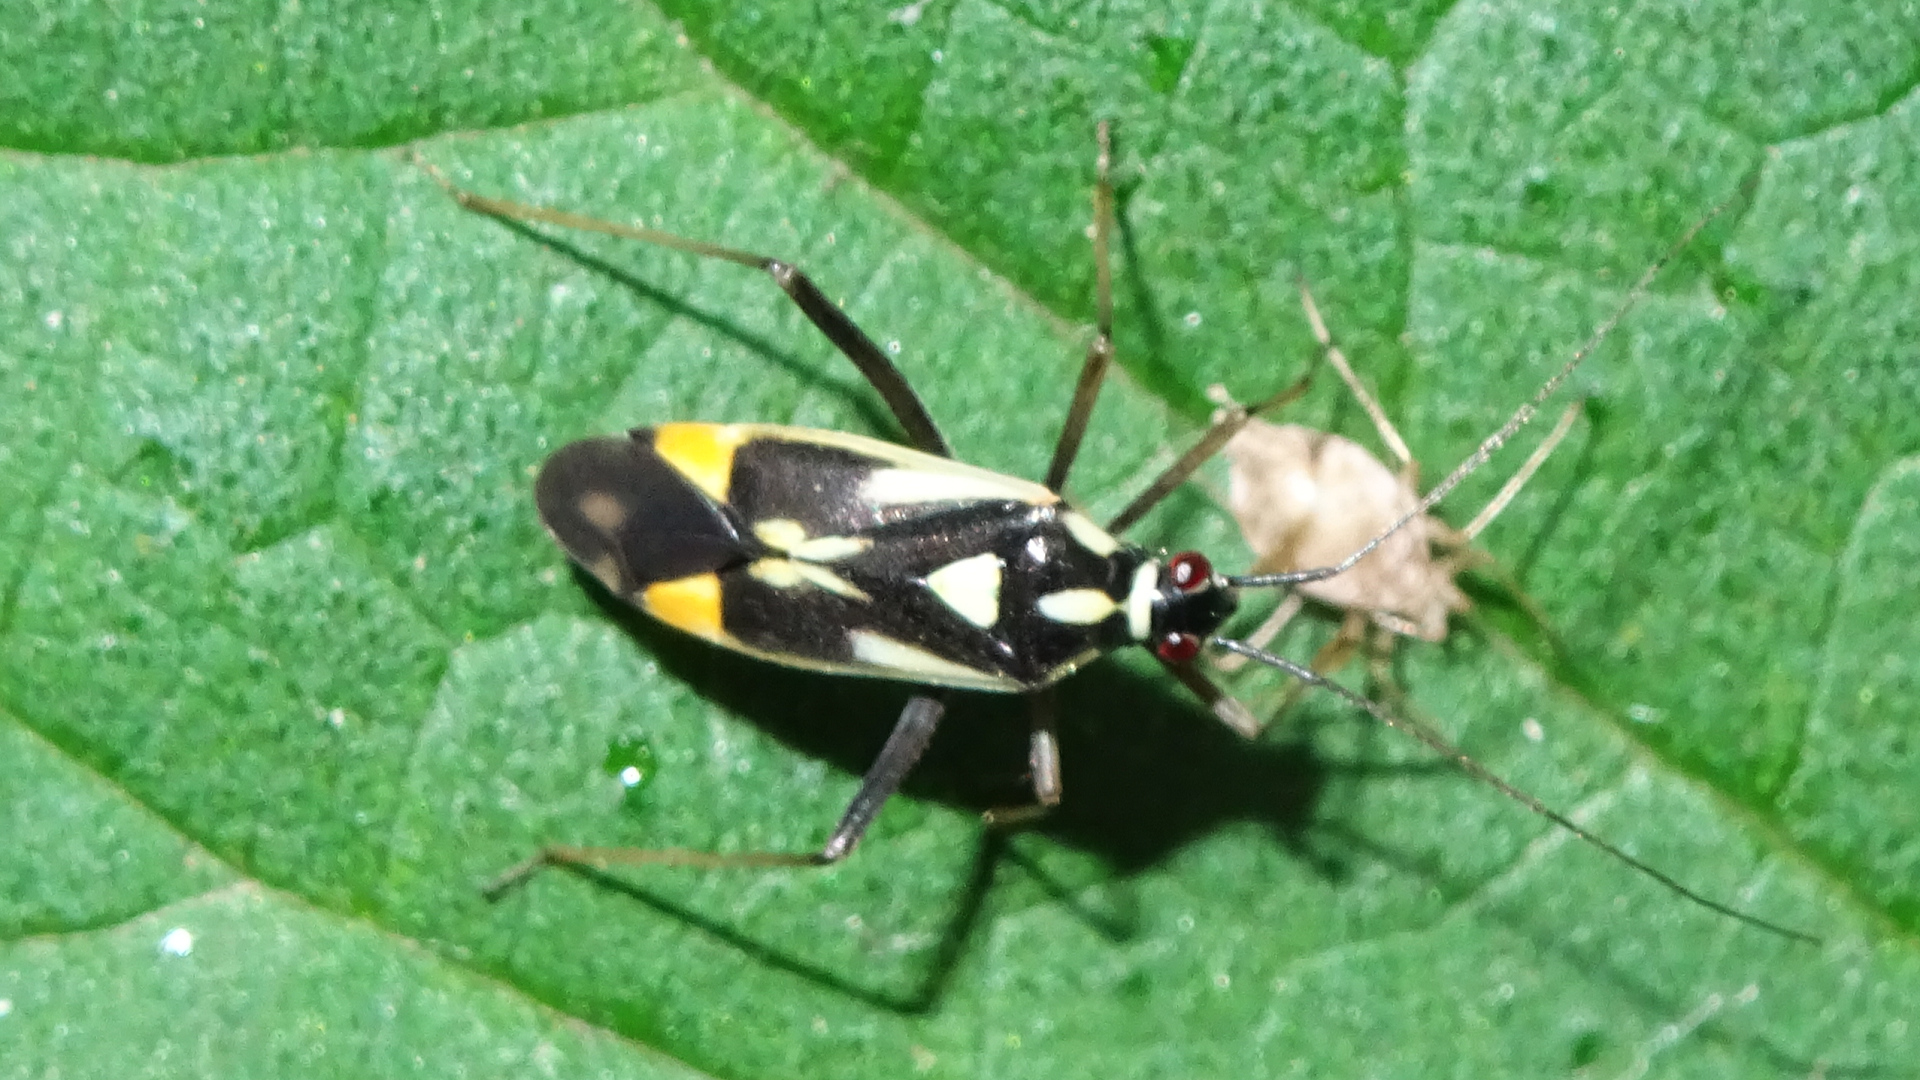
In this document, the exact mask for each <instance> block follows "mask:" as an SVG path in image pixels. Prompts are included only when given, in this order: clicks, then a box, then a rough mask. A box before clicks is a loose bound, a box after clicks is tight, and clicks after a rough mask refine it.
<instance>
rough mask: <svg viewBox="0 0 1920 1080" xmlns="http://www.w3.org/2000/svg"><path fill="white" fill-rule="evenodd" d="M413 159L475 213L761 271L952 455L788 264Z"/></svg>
mask: <svg viewBox="0 0 1920 1080" xmlns="http://www.w3.org/2000/svg"><path fill="white" fill-rule="evenodd" d="M414 162H415V164H417V165H419V166H420V168H421V169H423V170H424V171H425V172H426V173H427V175H428V176H430V177H432V178H433V180H434V182H435V183H437V184H439V185H440V186H441V187H442V188H444V189H445V190H446V192H447V194H448V195H451V196H452V197H453V200H454V201H455V202H457V203H459V204H460V205H461V206H463V207H465V208H466V209H468V210H472V211H474V212H475V213H480V214H486V215H487V216H489V217H496V218H500V219H503V220H507V221H524V222H536V223H539V224H542V225H558V226H560V227H561V228H566V229H579V230H581V231H583V232H597V233H603V234H605V235H607V236H615V237H619V238H620V239H622V240H637V241H639V242H641V243H643V244H655V245H658V246H660V247H665V248H671V249H673V250H674V251H682V252H685V253H687V254H689V255H697V256H699V257H701V258H703V259H721V260H724V261H726V262H731V263H738V264H740V265H741V266H746V267H751V268H753V269H755V270H760V271H763V272H765V273H766V275H767V276H768V277H771V278H772V279H773V282H774V284H776V285H778V286H780V290H781V291H782V292H784V293H786V294H787V296H788V298H789V299H791V300H792V301H793V303H794V306H795V307H798V308H799V309H800V311H801V313H802V314H804V315H805V316H806V317H807V320H808V321H809V322H811V323H813V325H814V326H815V327H816V328H818V329H819V331H820V332H821V333H822V334H824V335H826V338H827V340H829V341H831V342H833V345H834V347H835V348H837V349H839V350H840V352H841V354H842V355H843V356H845V357H846V358H847V359H848V360H850V361H852V362H853V366H854V367H856V368H858V369H859V370H860V374H861V375H862V376H864V377H865V378H866V380H867V383H868V385H870V386H872V387H873V389H874V390H875V392H877V393H878V394H879V395H880V398H881V400H883V401H885V402H886V404H887V408H888V410H889V411H891V412H892V413H893V418H894V419H895V420H896V421H898V422H899V424H900V427H901V428H902V429H903V430H904V431H905V432H906V434H907V437H908V439H909V440H910V441H911V442H912V443H913V445H914V446H915V447H917V448H919V449H921V450H924V451H926V452H927V453H929V454H938V455H940V456H941V457H952V456H953V454H952V451H951V450H950V449H949V448H948V446H947V440H946V438H945V436H943V435H941V434H940V427H939V425H938V424H935V423H934V422H933V416H932V415H931V414H930V413H928V412H927V407H926V405H925V404H924V403H922V402H921V400H920V395H918V394H916V393H914V391H913V387H912V386H911V385H910V384H909V383H908V382H907V377H906V376H905V375H902V374H901V373H900V369H899V368H897V367H895V366H894V365H893V361H891V360H889V359H887V354H886V353H885V352H883V351H881V349H880V346H878V345H876V344H874V342H873V339H872V338H870V337H868V336H867V334H866V331H864V330H862V329H860V326H859V324H857V323H855V322H854V321H853V320H852V319H851V318H849V317H848V316H847V313H846V312H844V311H841V310H840V308H839V307H838V306H837V305H836V304H834V302H833V301H831V300H829V299H827V295H826V294H825V293H823V292H821V291H820V287H819V286H818V285H815V284H814V283H813V279H812V278H810V277H808V276H807V275H806V273H805V272H804V271H802V270H801V269H800V268H799V267H797V266H795V265H793V264H792V263H789V262H786V261H784V260H781V259H775V258H771V257H769V256H766V255H756V254H754V253H753V252H750V251H741V250H739V249H737V248H729V247H722V246H720V245H718V244H709V243H706V242H705V241H702V240H693V239H690V238H688V237H684V236H679V235H676V234H674V233H669V232H662V231H660V230H659V229H648V228H643V227H641V226H638V225H621V224H619V223H617V222H612V221H602V220H600V219H598V218H590V217H586V216H585V215H582V214H572V213H568V212H566V211H564V210H553V209H550V208H548V207H544V206H528V205H526V204H524V203H516V202H510V201H507V200H504V199H494V198H489V197H487V196H485V195H477V194H474V193H473V192H470V191H467V190H465V189H463V188H461V187H459V186H458V185H456V184H454V182H453V181H452V180H449V179H448V178H447V177H446V175H445V174H444V173H442V172H441V171H440V170H439V169H437V168H435V167H434V166H433V165H432V164H430V163H428V162H427V161H425V160H423V159H421V158H420V157H419V156H418V155H415V157H414Z"/></svg>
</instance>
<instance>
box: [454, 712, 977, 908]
mask: <svg viewBox="0 0 1920 1080" xmlns="http://www.w3.org/2000/svg"><path fill="white" fill-rule="evenodd" d="M946 709H947V707H946V705H945V703H943V702H941V701H940V700H938V699H937V698H931V697H925V696H922V695H915V696H914V697H912V698H911V699H909V700H908V701H907V707H906V708H905V709H903V710H901V713H900V719H899V720H898V721H897V722H896V723H895V724H894V726H893V733H892V734H891V735H888V736H887V742H886V745H885V746H883V747H881V748H880V755H879V756H878V757H876V758H875V759H874V761H873V764H872V765H871V766H869V767H868V769H867V774H866V775H865V776H863V777H861V779H860V789H859V790H858V791H856V792H855V793H854V796H853V801H851V802H849V803H848V804H847V809H846V811H845V812H844V813H843V814H841V815H840V822H839V824H837V825H835V826H834V829H833V834H832V835H831V836H829V837H828V838H827V842H826V843H825V844H824V845H822V846H821V848H820V850H818V851H738V852H721V851H692V850H688V849H686V848H594V847H572V846H568V845H553V846H549V847H545V848H542V849H541V850H540V852H539V853H538V854H536V855H535V856H534V857H533V858H531V859H528V860H527V861H525V862H523V863H520V864H519V865H518V866H515V867H513V868H511V869H509V870H508V871H507V872H505V873H503V874H501V875H500V876H499V877H497V878H495V879H493V881H491V882H489V883H488V884H487V885H486V887H485V888H483V889H482V890H481V892H482V894H483V895H485V896H486V898H487V899H489V900H497V899H499V898H500V897H501V896H502V895H504V894H505V893H506V892H507V891H509V890H511V889H513V888H514V887H515V886H517V885H520V884H522V883H523V882H525V881H526V880H527V879H528V878H531V877H532V876H533V875H535V874H537V873H539V872H540V871H541V870H544V869H546V868H547V867H549V866H573V867H579V868H581V869H587V870H605V869H607V868H608V867H610V866H616V865H618V866H694V867H700V868H702V869H708V870H717V869H744V868H762V869H765V868H776V867H783V866H802V867H805V866H832V865H833V864H834V863H837V862H839V861H840V860H842V859H844V858H846V857H847V856H848V855H849V854H852V852H853V848H854V845H856V844H858V843H859V842H860V838H861V837H862V836H864V835H866V832H867V828H868V827H869V826H871V825H872V824H873V819H874V818H876V817H878V816H879V814H880V808H881V807H882V806H884V805H885V804H886V801H887V799H888V798H889V797H890V796H892V795H893V793H894V792H895V791H898V790H899V789H900V783H901V781H903V780H905V779H906V776H907V773H908V772H909V771H910V770H912V768H913V766H914V763H915V762H918V761H919V760H920V755H921V754H923V753H925V752H926V749H927V744H928V743H929V742H930V741H932V739H933V732H934V729H935V728H936V727H938V726H939V723H940V718H941V717H942V716H943V715H945V713H946Z"/></svg>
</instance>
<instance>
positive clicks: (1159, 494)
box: [1107, 368, 1313, 536]
mask: <svg viewBox="0 0 1920 1080" xmlns="http://www.w3.org/2000/svg"><path fill="white" fill-rule="evenodd" d="M1312 384H1313V369H1312V368H1308V369H1307V373H1306V374H1305V375H1302V376H1300V377H1299V378H1298V379H1296V380H1294V382H1293V384H1292V385H1291V386H1288V387H1287V388H1286V389H1285V390H1282V391H1280V392H1279V393H1277V394H1275V395H1273V396H1272V397H1270V398H1267V399H1266V400H1264V401H1257V402H1255V403H1253V404H1252V405H1247V406H1238V405H1233V406H1228V407H1227V408H1225V409H1222V410H1221V411H1220V412H1219V413H1218V414H1216V415H1215V417H1214V420H1213V424H1212V426H1210V427H1208V428H1207V430H1206V431H1204V432H1202V433H1201V435H1200V438H1199V440H1198V441H1196V442H1195V443H1194V444H1193V445H1192V446H1191V447H1188V448H1187V452H1186V453H1184V454H1181V455H1180V456H1179V457H1178V458H1175V459H1174V462H1173V464H1171V465H1169V466H1167V467H1166V469H1165V470H1163V471H1162V472H1161V473H1160V475H1159V476H1157V477H1154V480H1153V483H1151V484H1148V485H1147V489H1146V490H1145V491H1142V492H1141V493H1140V494H1138V495H1136V496H1134V498H1133V501H1132V502H1130V503H1128V504H1127V505H1126V508H1125V509H1123V510H1121V511H1120V512H1119V513H1118V514H1115V515H1114V517H1113V520H1112V521H1110V522H1108V523H1107V531H1108V532H1110V533H1113V534H1114V535H1116V536H1117V535H1119V534H1120V533H1122V532H1125V531H1126V530H1127V527H1128V526H1130V525H1132V524H1134V523H1135V522H1137V521H1139V520H1140V519H1141V518H1143V517H1145V516H1146V515H1147V512H1148V511H1149V510H1152V509H1153V508H1154V507H1155V506H1158V505H1159V504H1160V500H1161V499H1164V498H1166V497H1167V496H1168V495H1170V494H1172V493H1173V489H1174V488H1177V487H1179V486H1180V485H1181V484H1184V483H1186V482H1187V478H1188V477H1190V476H1192V475H1193V474H1194V473H1195V472H1197V471H1199V469H1200V466H1202V465H1205V464H1206V463H1207V461H1208V460H1209V459H1210V458H1212V457H1213V455H1215V454H1217V453H1219V452H1220V449H1221V447H1224V446H1226V445H1227V443H1228V441H1230V440H1231V439H1232V438H1233V437H1234V436H1235V435H1238V434H1239V433H1240V429H1241V428H1243V427H1246V426H1247V421H1248V420H1251V419H1253V418H1254V417H1256V416H1259V415H1260V414H1261V413H1265V412H1271V411H1273V410H1274V409H1278V408H1280V407H1281V406H1283V405H1287V404H1289V403H1291V402H1294V401H1297V400H1299V398H1300V396H1301V395H1302V394H1305V393H1306V392H1307V387H1309V386H1311V385H1312Z"/></svg>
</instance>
